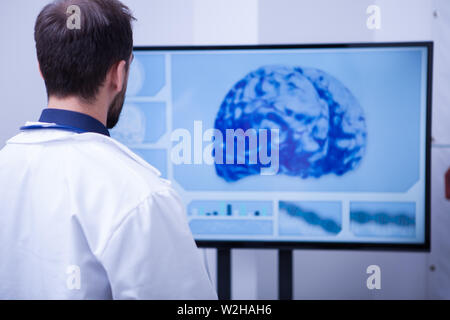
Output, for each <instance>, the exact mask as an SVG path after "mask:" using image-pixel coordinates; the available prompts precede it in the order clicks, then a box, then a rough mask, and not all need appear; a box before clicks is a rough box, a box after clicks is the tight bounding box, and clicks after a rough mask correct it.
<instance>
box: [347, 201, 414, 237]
mask: <svg viewBox="0 0 450 320" xmlns="http://www.w3.org/2000/svg"><path fill="white" fill-rule="evenodd" d="M350 225H351V230H352V232H353V234H355V235H356V236H359V237H394V238H404V237H407V238H411V237H414V236H415V234H416V204H415V203H414V202H399V203H396V202H353V203H351V204H350Z"/></svg>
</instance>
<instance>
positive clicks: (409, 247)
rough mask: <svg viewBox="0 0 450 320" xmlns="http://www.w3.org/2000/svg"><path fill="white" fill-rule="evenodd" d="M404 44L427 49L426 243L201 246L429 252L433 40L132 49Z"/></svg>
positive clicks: (209, 243)
mask: <svg viewBox="0 0 450 320" xmlns="http://www.w3.org/2000/svg"><path fill="white" fill-rule="evenodd" d="M383 47H384V48H402V47H423V48H426V49H427V79H426V84H427V88H426V94H427V97H426V130H425V131H426V143H425V144H426V146H425V149H426V150H425V237H424V242H423V243H392V242H386V243H382V242H381V243H380V242H377V243H373V242H326V241H305V240H303V241H266V240H253V241H252V240H242V241H240V240H239V241H236V240H230V241H228V240H196V243H197V246H198V247H201V248H221V249H222V248H235V249H323V250H383V251H384V250H394V251H418V252H429V251H430V250H431V184H430V183H431V103H432V81H433V41H414V42H360V43H327V44H325V43H320V44H258V45H180V46H178V45H177V46H135V47H133V51H203V50H224V51H226V50H265V49H269V50H270V49H345V48H383Z"/></svg>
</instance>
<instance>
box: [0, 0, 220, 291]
mask: <svg viewBox="0 0 450 320" xmlns="http://www.w3.org/2000/svg"><path fill="white" fill-rule="evenodd" d="M132 20H133V17H132V15H131V13H130V11H129V9H128V8H127V7H126V6H124V5H123V4H121V3H120V2H119V1H118V0H59V1H55V2H53V3H51V4H49V5H47V6H46V7H45V8H44V9H43V10H42V11H41V13H40V14H39V16H38V18H37V21H36V26H35V41H36V50H37V57H38V61H39V68H40V72H41V74H42V76H43V79H44V81H45V85H46V89H47V93H48V107H47V108H46V109H44V111H43V112H42V114H41V117H40V119H39V122H34V123H27V124H26V125H25V126H24V127H22V128H21V129H22V132H21V133H19V134H18V135H17V136H15V137H13V138H12V139H10V140H9V141H8V142H7V145H6V147H5V148H4V149H3V150H1V151H0V181H1V183H0V202H1V211H0V257H1V258H0V259H1V262H0V299H110V298H114V299H153V298H156V299H215V298H216V293H215V292H214V290H213V288H212V285H211V282H210V280H209V278H208V276H207V272H206V269H205V266H204V264H203V261H202V259H201V256H200V253H199V251H198V249H197V247H196V245H195V242H194V240H193V238H192V234H191V233H190V230H189V228H188V225H187V219H186V216H185V213H184V209H183V206H182V204H181V202H180V200H179V198H178V196H177V195H176V194H175V192H174V191H173V189H172V188H171V187H170V183H169V182H168V181H166V180H163V179H161V178H159V175H160V174H159V172H158V171H157V170H156V169H154V168H153V167H152V166H150V165H149V164H147V163H146V162H145V161H143V160H142V159H141V158H139V157H138V156H136V155H135V154H134V153H132V152H131V151H130V150H129V149H127V148H126V147H125V146H123V145H121V144H120V143H118V142H116V141H114V140H113V139H111V138H110V137H109V132H108V129H111V128H113V127H114V126H115V125H116V123H117V122H118V119H119V115H120V112H121V109H122V106H123V102H124V97H125V91H126V86H127V79H128V70H129V66H130V64H131V62H132V42H133V41H132V29H131V21H132ZM77 23H78V24H79V25H77Z"/></svg>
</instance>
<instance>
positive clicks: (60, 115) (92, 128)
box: [39, 108, 110, 137]
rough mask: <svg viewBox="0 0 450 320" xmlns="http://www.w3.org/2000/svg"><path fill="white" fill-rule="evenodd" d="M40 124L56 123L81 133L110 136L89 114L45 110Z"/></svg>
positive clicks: (101, 124)
mask: <svg viewBox="0 0 450 320" xmlns="http://www.w3.org/2000/svg"><path fill="white" fill-rule="evenodd" d="M39 122H45V123H55V124H57V125H60V126H67V127H72V128H76V129H79V130H80V131H81V132H95V133H99V134H103V135H105V136H108V137H109V136H110V135H109V131H108V129H107V128H106V127H105V126H104V125H103V123H101V122H100V121H98V120H97V119H95V118H93V117H91V116H88V115H87V114H84V113H80V112H75V111H69V110H62V109H50V108H48V109H44V110H43V111H42V113H41V117H40V118H39Z"/></svg>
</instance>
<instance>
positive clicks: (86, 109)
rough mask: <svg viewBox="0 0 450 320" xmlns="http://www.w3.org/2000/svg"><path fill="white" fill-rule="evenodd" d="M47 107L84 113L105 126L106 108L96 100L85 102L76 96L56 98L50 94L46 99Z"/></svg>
mask: <svg viewBox="0 0 450 320" xmlns="http://www.w3.org/2000/svg"><path fill="white" fill-rule="evenodd" d="M47 108H49V109H61V110H69V111H75V112H79V113H84V114H87V115H88V116H91V117H93V118H95V119H97V120H98V121H100V122H101V123H103V125H104V126H106V121H107V116H108V112H107V108H106V107H105V106H103V105H102V104H100V103H97V102H94V103H92V104H86V103H85V102H82V101H81V100H80V99H78V98H76V97H67V98H57V97H54V96H52V97H50V98H49V100H48V106H47Z"/></svg>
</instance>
